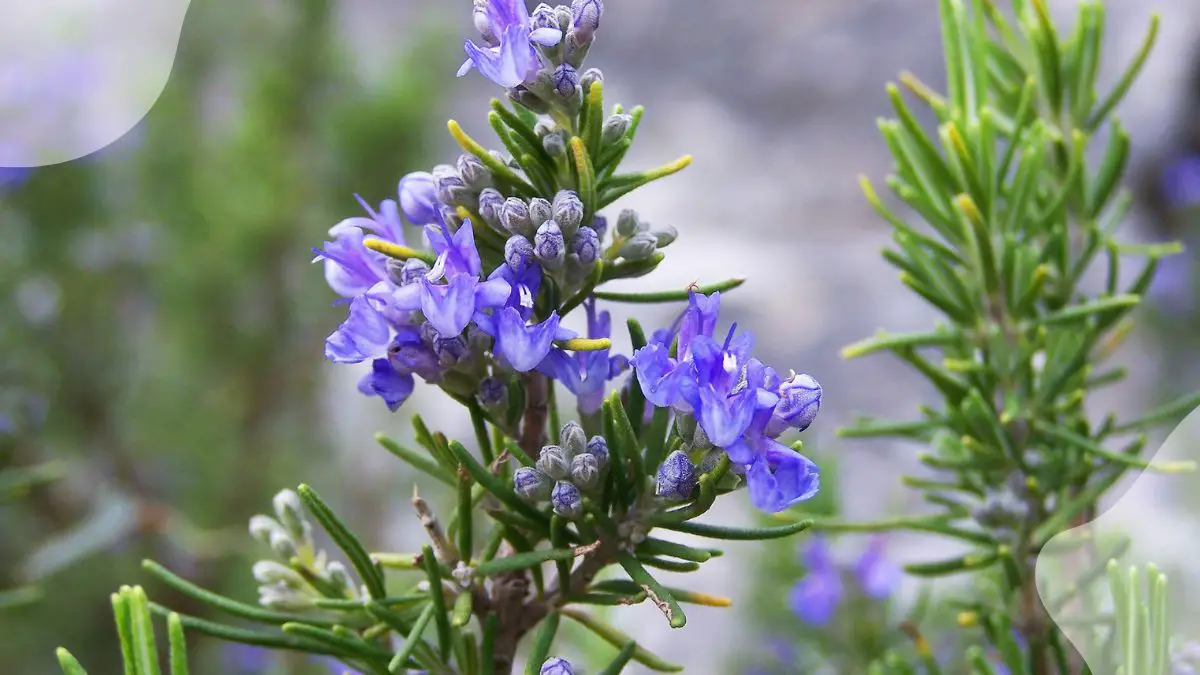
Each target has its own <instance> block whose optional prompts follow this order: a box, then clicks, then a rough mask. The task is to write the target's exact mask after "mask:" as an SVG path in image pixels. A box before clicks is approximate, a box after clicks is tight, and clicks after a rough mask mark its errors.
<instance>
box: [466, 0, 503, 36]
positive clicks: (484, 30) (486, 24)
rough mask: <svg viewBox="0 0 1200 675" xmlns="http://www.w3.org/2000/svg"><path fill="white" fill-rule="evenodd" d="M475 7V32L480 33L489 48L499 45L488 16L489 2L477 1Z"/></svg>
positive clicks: (473, 15) (473, 16)
mask: <svg viewBox="0 0 1200 675" xmlns="http://www.w3.org/2000/svg"><path fill="white" fill-rule="evenodd" d="M474 5H475V6H474V9H473V10H472V15H471V16H472V19H473V20H474V23H475V30H477V31H479V36H480V37H482V38H483V41H484V42H486V43H487V44H488V45H489V46H495V45H497V44H498V43H499V40H498V39H497V38H496V32H495V30H493V29H492V21H491V18H490V17H489V16H488V0H475V3H474Z"/></svg>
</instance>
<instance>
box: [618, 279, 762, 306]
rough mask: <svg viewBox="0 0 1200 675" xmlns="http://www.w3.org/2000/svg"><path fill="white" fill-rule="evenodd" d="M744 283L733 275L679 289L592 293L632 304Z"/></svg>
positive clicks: (680, 299) (675, 299) (718, 290)
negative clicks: (731, 277)
mask: <svg viewBox="0 0 1200 675" xmlns="http://www.w3.org/2000/svg"><path fill="white" fill-rule="evenodd" d="M744 283H746V279H745V278H743V277H735V278H733V279H726V280H725V281H722V282H719V283H715V284H712V285H709V286H696V287H693V288H685V289H683V290H681V291H650V292H646V293H614V292H610V291H596V292H595V293H594V295H595V297H596V299H598V300H607V301H609V302H627V303H632V304H655V303H664V302H687V301H688V297H689V295H690V294H691V293H693V292H695V293H698V294H700V295H711V294H712V293H724V292H726V291H731V290H733V289H735V288H737V287H738V286H741V285H742V284H744Z"/></svg>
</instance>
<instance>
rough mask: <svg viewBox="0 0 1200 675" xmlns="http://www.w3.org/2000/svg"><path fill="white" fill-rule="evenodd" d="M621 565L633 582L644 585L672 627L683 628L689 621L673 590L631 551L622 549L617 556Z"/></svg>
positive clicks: (643, 587) (644, 588) (643, 588)
mask: <svg viewBox="0 0 1200 675" xmlns="http://www.w3.org/2000/svg"><path fill="white" fill-rule="evenodd" d="M617 560H618V562H620V563H621V567H622V568H624V569H625V573H626V574H628V575H629V578H630V579H632V580H633V582H634V583H635V584H637V585H639V586H641V587H642V590H644V591H646V594H647V595H649V596H650V600H651V601H652V602H654V604H655V605H657V606H658V609H659V611H660V612H662V613H663V615H664V616H666V617H667V622H668V623H669V624H671V628H683V626H684V624H686V623H687V615H686V614H684V612H683V608H682V607H680V606H679V602H678V601H676V600H675V597H674V596H672V595H671V592H670V591H668V590H667V589H666V587H665V586H663V585H662V584H660V583H659V582H658V580H657V579H655V578H654V577H653V576H652V575H651V574H650V573H649V572H647V571H646V568H645V567H643V566H642V563H641V562H639V561H638V559H637V558H634V557H633V556H632V555H630V554H629V553H626V552H624V551H622V552H621V553H620V554H618V556H617Z"/></svg>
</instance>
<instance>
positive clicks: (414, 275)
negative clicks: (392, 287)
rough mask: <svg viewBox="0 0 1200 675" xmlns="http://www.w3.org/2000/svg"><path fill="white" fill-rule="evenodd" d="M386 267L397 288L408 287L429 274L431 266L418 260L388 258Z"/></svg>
mask: <svg viewBox="0 0 1200 675" xmlns="http://www.w3.org/2000/svg"><path fill="white" fill-rule="evenodd" d="M386 265H387V273H388V278H389V279H391V280H392V283H394V284H396V285H397V286H407V285H409V284H411V283H414V282H416V281H419V280H420V279H421V277H423V276H425V275H427V274H429V265H428V264H427V263H426V262H425V261H424V260H419V259H417V258H409V259H408V260H396V259H395V258H388V259H387V263H386Z"/></svg>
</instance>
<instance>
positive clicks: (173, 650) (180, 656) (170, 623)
mask: <svg viewBox="0 0 1200 675" xmlns="http://www.w3.org/2000/svg"><path fill="white" fill-rule="evenodd" d="M167 639H168V643H169V645H170V663H171V675H188V658H187V640H186V639H185V638H184V636H183V622H182V621H180V620H179V615H178V614H176V613H175V612H171V614H170V616H168V617H167Z"/></svg>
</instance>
